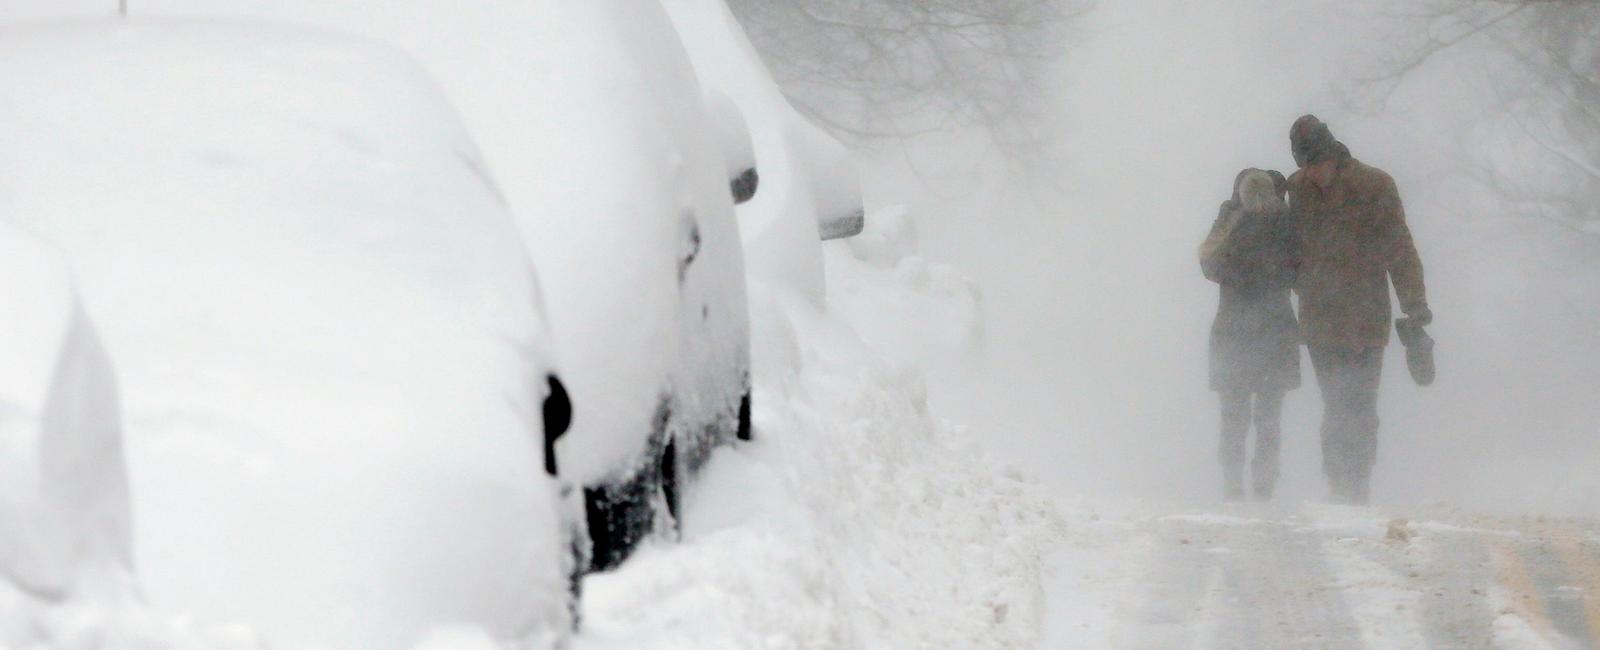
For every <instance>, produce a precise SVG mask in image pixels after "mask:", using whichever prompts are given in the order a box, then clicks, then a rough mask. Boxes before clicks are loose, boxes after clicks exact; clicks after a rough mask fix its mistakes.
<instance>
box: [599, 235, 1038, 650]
mask: <svg viewBox="0 0 1600 650" xmlns="http://www.w3.org/2000/svg"><path fill="white" fill-rule="evenodd" d="M889 216H890V218H889V219H886V220H884V221H878V220H875V219H873V218H871V217H870V216H869V218H868V224H869V225H868V228H869V232H868V235H871V234H872V230H871V229H872V225H873V224H878V223H897V222H899V220H900V219H903V218H904V217H903V216H900V217H896V216H894V215H889ZM905 227H907V226H906V225H905V224H901V228H905ZM900 237H901V239H900V241H901V242H903V243H904V242H908V241H914V240H907V239H905V236H904V235H903V234H902V235H900ZM902 245H903V244H902ZM827 247H828V248H829V259H828V263H829V265H830V266H829V273H830V286H829V288H828V289H829V295H830V300H832V301H834V303H833V304H832V305H831V306H830V309H829V310H828V311H822V310H818V309H817V308H816V307H815V306H814V305H813V304H812V303H811V302H810V301H809V300H808V299H805V298H803V297H802V296H801V295H800V294H796V293H788V292H784V291H783V290H778V289H773V288H770V287H768V286H766V285H764V284H760V283H757V284H756V285H755V286H754V287H753V289H752V301H751V302H752V312H753V313H752V330H753V333H754V339H755V340H754V350H753V356H754V363H755V368H756V376H755V389H756V400H755V404H756V410H755V426H756V441H755V442H754V443H751V444H746V445H742V446H739V447H737V448H734V449H729V450H724V451H722V452H719V453H718V455H717V456H715V457H714V458H713V459H712V462H711V464H710V465H709V466H708V467H707V468H706V473H705V474H704V475H703V476H702V477H701V478H700V480H699V481H698V482H697V483H696V484H695V485H694V486H693V487H692V488H691V489H690V490H689V492H688V494H687V496H686V499H685V505H684V509H685V513H686V514H685V521H684V522H683V524H684V539H683V541H682V543H679V544H667V543H660V544H655V545H652V546H649V547H647V548H645V549H644V550H643V551H642V552H640V553H639V554H638V555H637V556H635V557H634V558H633V559H632V560H630V561H629V562H628V563H627V564H625V565H624V566H623V567H621V568H620V569H619V570H617V571H616V572H614V573H610V574H605V575H598V576H592V577H590V578H589V579H588V580H587V581H586V584H585V590H586V593H585V602H584V620H585V625H586V626H587V630H586V632H585V634H584V638H583V639H581V640H580V643H579V647H581V648H594V649H600V648H606V649H610V648H618V649H620V648H643V647H649V648H730V649H735V648H1025V647H1029V646H1030V645H1031V644H1032V643H1033V640H1034V638H1035V635H1036V633H1037V631H1038V629H1039V625H1040V622H1041V620H1042V619H1041V617H1040V615H1041V606H1042V604H1043V600H1042V599H1043V595H1044V594H1043V591H1042V590H1041V582H1040V579H1041V577H1042V575H1043V568H1044V560H1045V558H1046V555H1047V553H1048V552H1049V551H1050V549H1052V548H1053V547H1054V544H1055V543H1056V542H1055V540H1057V539H1059V538H1060V537H1061V535H1062V534H1063V528H1062V526H1061V523H1062V522H1061V519H1060V518H1059V517H1058V516H1057V515H1056V514H1055V509H1054V506H1053V505H1052V501H1051V500H1050V498H1049V497H1048V496H1047V495H1046V494H1045V493H1044V492H1042V491H1041V490H1040V488H1039V486H1038V485H1037V484H1035V483H1033V482H1031V481H1029V480H1027V479H1025V478H1024V477H1022V476H1020V475H1019V474H1018V473H1017V472H1016V471H1015V470H1012V469H1008V468H1006V467H1004V466H1002V465H1000V464H999V463H997V462H996V461H995V460H993V459H992V457H990V456H989V455H988V454H987V453H986V452H984V451H983V450H982V449H981V448H980V447H979V446H978V445H977V444H976V443H975V442H974V440H973V439H972V438H971V436H970V435H969V434H968V432H967V431H966V430H965V429H964V428H962V427H960V426H957V425H955V424H953V423H950V422H947V421H944V420H942V419H940V418H939V417H937V416H936V415H934V414H933V413H931V412H930V411H929V409H928V405H927V394H926V388H925V386H924V383H923V379H922V374H921V372H920V371H918V370H917V369H916V368H914V367H913V366H911V365H908V364H907V363H904V362H902V361H897V360H896V358H897V353H896V351H895V349H894V348H890V347H874V346H873V345H870V344H868V343H864V342H863V335H862V334H861V333H859V332H860V331H870V329H871V328H875V327H877V323H878V322H879V321H880V320H882V319H891V320H897V321H899V322H913V321H914V320H915V318H916V317H918V316H921V315H923V313H921V312H919V311H917V307H918V306H920V308H921V309H924V310H933V309H934V308H935V306H943V307H942V308H944V309H947V310H949V311H950V312H952V313H961V311H962V310H964V309H971V308H972V301H973V298H972V296H971V295H970V292H964V291H957V290H953V289H951V287H950V286H949V285H950V284H952V283H953V284H954V285H955V286H963V285H961V283H958V282H954V281H946V282H945V283H943V284H941V283H940V282H930V280H929V277H930V276H932V277H937V278H944V277H946V276H950V275H957V276H958V275H959V274H957V273H956V272H955V271H954V270H952V269H949V268H948V267H942V266H938V265H933V271H932V273H930V272H929V270H928V267H929V264H928V263H927V262H926V261H924V260H922V259H921V258H920V257H917V256H916V255H915V254H914V249H913V250H905V249H902V250H901V252H898V253H891V252H889V250H888V249H884V248H880V249H875V250H874V252H873V253H872V254H862V255H860V256H858V255H857V254H856V253H854V252H852V250H851V249H850V248H849V247H848V244H846V243H845V242H833V243H829V244H828V245H827ZM866 260H873V263H871V264H869V263H868V262H867V261H866ZM879 265H882V266H879ZM860 293H867V294H868V297H856V298H849V296H856V295H857V294H860ZM869 297H876V298H879V299H883V298H888V299H889V301H880V302H878V303H877V304H876V306H869V304H868V303H867V302H866V300H867V299H868V298H869ZM967 317H968V319H967V320H965V321H964V320H962V319H961V318H949V319H947V320H946V321H945V323H944V324H942V325H941V326H946V327H951V328H954V327H957V326H956V324H958V323H961V322H967V323H971V322H972V320H971V318H972V314H970V313H967ZM858 328H860V329H858ZM951 336H952V338H951V339H944V344H945V345H947V346H948V348H947V349H951V350H953V349H954V347H956V346H954V345H952V341H954V342H960V341H962V340H965V339H964V338H963V336H961V335H951ZM930 340H938V339H935V338H932V337H930ZM928 344H929V345H932V343H928ZM924 349H925V348H924Z"/></svg>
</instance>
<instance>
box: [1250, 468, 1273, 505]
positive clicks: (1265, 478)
mask: <svg viewBox="0 0 1600 650" xmlns="http://www.w3.org/2000/svg"><path fill="white" fill-rule="evenodd" d="M1277 478H1278V477H1277V476H1274V475H1272V474H1266V473H1260V474H1256V475H1254V476H1252V477H1251V479H1253V483H1254V485H1252V486H1251V487H1252V488H1254V490H1253V493H1254V496H1255V499H1256V500H1257V501H1271V500H1272V489H1273V488H1274V487H1276V485H1277V482H1278V481H1277Z"/></svg>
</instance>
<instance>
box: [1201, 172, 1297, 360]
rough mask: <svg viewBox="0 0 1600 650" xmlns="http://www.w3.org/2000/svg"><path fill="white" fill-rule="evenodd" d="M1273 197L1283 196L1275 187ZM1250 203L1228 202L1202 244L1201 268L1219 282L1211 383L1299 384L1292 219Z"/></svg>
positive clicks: (1295, 246) (1280, 212)
mask: <svg viewBox="0 0 1600 650" xmlns="http://www.w3.org/2000/svg"><path fill="white" fill-rule="evenodd" d="M1244 176H1245V175H1244V174H1241V175H1240V178H1241V180H1243V179H1244ZM1236 196H1237V190H1236ZM1272 201H1273V202H1274V203H1281V199H1279V198H1278V197H1277V196H1276V194H1275V193H1274V195H1273V196H1272ZM1244 205H1245V202H1244V201H1241V200H1239V199H1237V198H1235V199H1231V200H1229V201H1226V202H1224V203H1223V204H1222V207H1221V209H1220V210H1219V211H1218V215H1217V220H1216V222H1215V223H1213V224H1212V226H1211V234H1210V236H1208V237H1207V241H1206V244H1204V245H1202V246H1201V252H1200V269H1201V271H1202V272H1204V273H1205V276H1206V278H1208V279H1210V280H1212V281H1213V282H1216V283H1217V284H1219V285H1221V288H1220V296H1219V300H1218V304H1217V316H1216V319H1215V320H1214V321H1212V324H1211V388H1212V389H1213V390H1219V391H1222V390H1248V391H1253V392H1260V391H1273V390H1275V391H1284V390H1290V389H1293V388H1298V387H1299V386H1300V337H1299V326H1298V324H1297V323H1296V321H1295V314H1294V307H1293V306H1292V305H1291V304H1290V301H1289V290H1290V288H1291V287H1293V286H1294V284H1295V277H1296V274H1297V272H1298V270H1299V267H1300V253H1299V242H1298V237H1297V233H1296V230H1295V227H1294V222H1293V221H1292V220H1291V219H1290V218H1289V215H1288V214H1287V212H1286V211H1277V212H1250V211H1246V210H1245V208H1244Z"/></svg>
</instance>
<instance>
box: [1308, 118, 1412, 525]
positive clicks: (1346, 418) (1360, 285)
mask: <svg viewBox="0 0 1600 650" xmlns="http://www.w3.org/2000/svg"><path fill="white" fill-rule="evenodd" d="M1289 144H1290V149H1291V150H1292V152H1293V154H1294V160H1295V164H1297V165H1299V166H1300V171H1297V172H1295V173H1294V175H1293V176H1290V177H1289V204H1290V208H1291V211H1292V214H1293V217H1294V220H1295V223H1296V226H1297V228H1296V231H1297V232H1298V233H1299V235H1300V241H1301V251H1302V254H1303V259H1304V262H1303V264H1302V266H1301V269H1300V278H1299V282H1298V283H1297V285H1296V292H1297V293H1298V294H1299V295H1300V324H1301V331H1302V336H1303V337H1304V338H1305V342H1306V347H1307V348H1308V349H1309V350H1310V352H1311V365H1312V366H1313V368H1315V370H1316V374H1317V385H1318V386H1319V387H1320V388H1321V392H1322V402H1323V413H1322V467H1323V471H1324V472H1325V473H1326V474H1327V475H1328V483H1329V486H1330V488H1331V492H1332V493H1333V498H1334V499H1335V500H1337V501H1341V502H1345V503H1365V502H1366V501H1367V497H1368V492H1369V487H1368V486H1369V483H1370V481H1371V478H1372V466H1373V464H1374V463H1375V462H1376V460H1377V453H1378V378H1379V377H1380V375H1382V373H1383V348H1384V346H1386V345H1388V343H1389V319H1390V317H1391V313H1390V308H1389V284H1390V282H1393V283H1394V292H1395V295H1397V296H1398V297H1399V299H1400V310H1401V311H1402V312H1405V315H1406V318H1405V319H1402V320H1401V321H1399V322H1398V323H1397V326H1398V327H1399V328H1400V329H1401V330H1402V331H1420V330H1421V327H1422V326H1423V325H1427V324H1428V323H1429V322H1430V321H1432V320H1433V312H1431V311H1429V309H1428V298H1427V292H1426V291H1425V289H1424V287H1423V282H1422V260H1421V258H1419V257H1418V256H1417V248H1416V246H1415V245H1414V244H1413V243H1412V241H1411V230H1410V228H1408V227H1407V226H1406V216H1405V210H1404V209H1403V208H1402V207H1401V205H1400V193H1399V191H1398V190H1396V189H1395V184H1394V179H1392V178H1390V177H1389V175H1388V174H1386V173H1384V171H1383V170H1381V169H1378V168H1376V167H1372V166H1369V165H1365V164H1363V163H1362V162H1361V161H1359V160H1356V159H1355V158H1352V157H1351V156H1350V150H1349V149H1348V148H1346V147H1345V146H1344V144H1342V143H1340V142H1339V141H1338V140H1335V139H1334V137H1333V133H1332V132H1331V131H1329V129H1328V126H1327V125H1326V124H1324V123H1322V121H1321V120H1318V119H1317V118H1316V117H1314V116H1311V115H1306V116H1303V117H1301V118H1300V119H1298V120H1296V121H1295V123H1294V125H1293V126H1292V127H1290V129H1289ZM1422 336H1423V337H1426V335H1422ZM1408 352H1411V351H1410V350H1408ZM1429 354H1430V356H1428V364H1429V370H1428V371H1427V373H1426V375H1427V376H1426V379H1427V380H1428V381H1432V377H1431V353H1429ZM1420 381H1422V380H1421V379H1419V382H1420Z"/></svg>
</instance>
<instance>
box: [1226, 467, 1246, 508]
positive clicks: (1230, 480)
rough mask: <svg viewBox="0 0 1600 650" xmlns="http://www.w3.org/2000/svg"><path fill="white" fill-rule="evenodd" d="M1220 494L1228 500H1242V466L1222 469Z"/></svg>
mask: <svg viewBox="0 0 1600 650" xmlns="http://www.w3.org/2000/svg"><path fill="white" fill-rule="evenodd" d="M1222 496H1223V498H1225V499H1227V500H1229V501H1243V500H1244V468H1243V467H1225V468H1223V470H1222Z"/></svg>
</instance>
